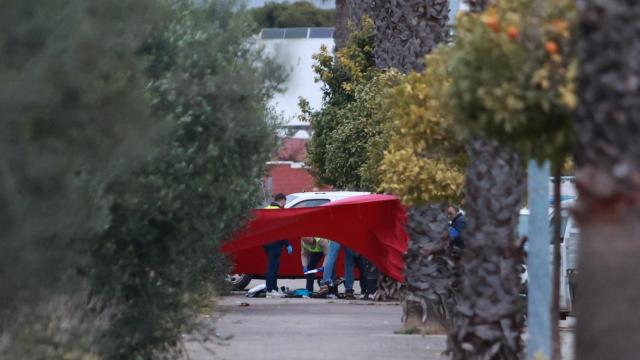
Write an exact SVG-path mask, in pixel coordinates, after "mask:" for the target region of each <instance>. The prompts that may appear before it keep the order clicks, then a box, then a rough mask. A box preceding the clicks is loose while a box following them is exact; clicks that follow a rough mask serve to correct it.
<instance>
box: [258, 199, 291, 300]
mask: <svg viewBox="0 0 640 360" xmlns="http://www.w3.org/2000/svg"><path fill="white" fill-rule="evenodd" d="M273 200H274V201H273V202H272V203H271V204H270V205H269V206H267V207H266V208H265V209H282V208H284V204H285V203H286V202H287V197H286V196H284V194H282V193H279V194H277V195H276V196H275V197H274V198H273ZM285 247H286V249H287V253H288V254H289V255H291V253H292V252H293V248H292V247H291V244H290V243H289V241H288V240H278V241H274V242H272V243H268V244H265V245H264V246H263V247H262V248H263V249H264V251H265V252H266V253H267V258H268V261H267V275H266V280H267V284H266V285H267V289H266V290H267V297H284V294H282V293H280V292H279V291H278V270H279V269H280V255H281V254H282V248H285Z"/></svg>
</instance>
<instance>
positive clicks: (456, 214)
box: [447, 205, 467, 249]
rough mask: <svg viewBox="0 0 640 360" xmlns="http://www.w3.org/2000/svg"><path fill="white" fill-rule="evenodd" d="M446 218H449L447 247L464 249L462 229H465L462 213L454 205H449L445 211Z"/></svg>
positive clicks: (465, 224)
mask: <svg viewBox="0 0 640 360" xmlns="http://www.w3.org/2000/svg"><path fill="white" fill-rule="evenodd" d="M447 216H448V217H449V219H450V221H449V245H450V246H451V247H457V248H460V249H464V238H463V233H464V229H465V228H466V227H467V223H466V220H465V218H464V212H462V210H460V208H459V207H457V206H455V205H450V206H449V208H448V209H447Z"/></svg>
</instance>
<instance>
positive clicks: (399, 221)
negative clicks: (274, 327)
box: [222, 195, 408, 281]
mask: <svg viewBox="0 0 640 360" xmlns="http://www.w3.org/2000/svg"><path fill="white" fill-rule="evenodd" d="M406 219H407V216H406V211H405V207H404V206H403V205H402V204H401V203H400V201H399V200H398V199H397V198H396V197H394V196H391V195H361V196H353V197H349V198H346V199H342V200H338V201H334V202H331V203H328V204H325V205H322V206H318V207H308V208H293V209H280V210H264V209H263V210H254V213H253V220H251V221H250V222H249V223H248V224H247V226H246V227H245V228H244V229H242V230H240V231H239V232H237V233H236V235H235V237H234V238H233V239H232V240H231V241H228V242H226V243H225V244H224V245H223V247H222V251H223V252H224V253H228V254H229V255H230V256H231V258H232V260H233V262H234V264H235V270H234V273H242V274H263V275H264V273H265V271H266V268H267V266H266V264H267V258H266V255H265V252H264V251H263V249H262V246H261V245H264V244H267V243H270V242H273V241H276V240H279V239H288V240H289V242H290V243H291V245H292V246H293V248H294V252H293V254H292V255H291V256H287V255H286V254H284V255H282V257H281V266H280V271H279V275H281V276H287V275H296V276H301V275H302V265H301V263H300V238H301V237H306V236H317V237H323V238H326V239H329V240H333V241H336V242H338V243H340V244H342V245H345V246H346V247H348V248H350V249H351V250H353V251H355V252H357V253H358V254H360V255H362V256H363V257H365V258H366V259H368V260H369V261H371V262H373V263H374V264H375V265H376V267H377V268H378V269H379V270H380V271H381V272H382V273H384V274H386V275H388V276H390V277H392V278H394V279H396V280H398V281H403V280H404V275H403V270H404V260H403V258H402V255H403V254H404V253H405V251H406V250H407V240H408V237H407V234H406V232H405V230H404V226H405V223H406ZM340 264H341V263H340ZM336 267H337V268H338V267H341V265H337V266H336Z"/></svg>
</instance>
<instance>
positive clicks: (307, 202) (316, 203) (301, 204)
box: [292, 199, 330, 208]
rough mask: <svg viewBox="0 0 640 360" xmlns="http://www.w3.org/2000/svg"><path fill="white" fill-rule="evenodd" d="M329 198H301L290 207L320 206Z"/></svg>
mask: <svg viewBox="0 0 640 360" xmlns="http://www.w3.org/2000/svg"><path fill="white" fill-rule="evenodd" d="M329 201H330V200H329V199H310V200H302V201H300V202H299V203H297V204H295V205H293V206H292V208H302V207H314V206H320V205H323V204H326V203H328V202H329Z"/></svg>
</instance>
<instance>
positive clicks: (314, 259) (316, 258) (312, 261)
mask: <svg viewBox="0 0 640 360" xmlns="http://www.w3.org/2000/svg"><path fill="white" fill-rule="evenodd" d="M321 259H322V253H321V252H312V253H311V254H310V255H309V266H308V268H309V270H313V269H315V268H317V267H318V263H320V260H321ZM305 278H306V279H307V290H309V292H313V282H314V280H315V279H316V274H308V275H305Z"/></svg>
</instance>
